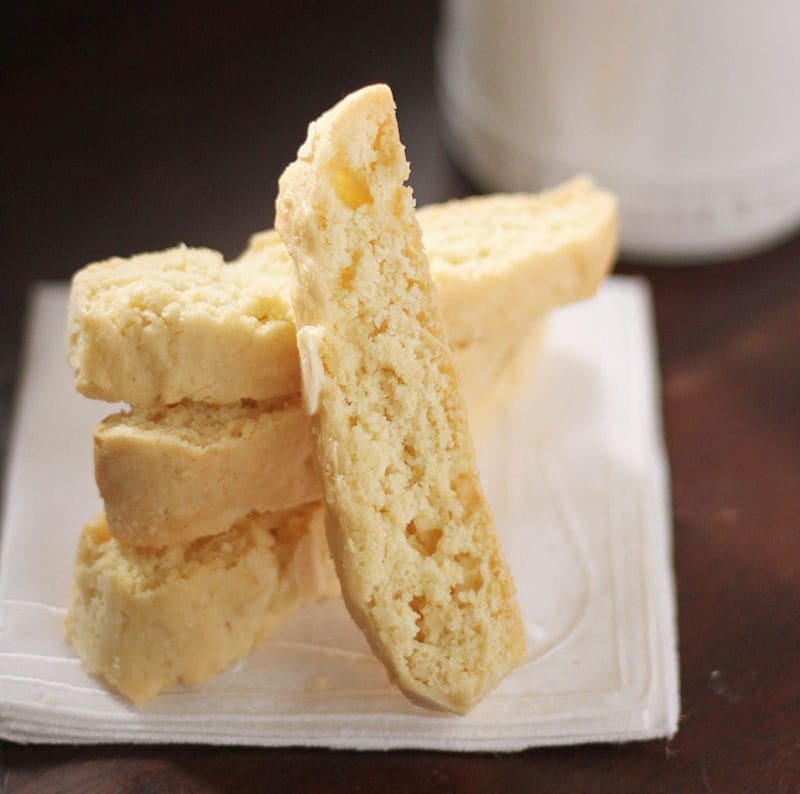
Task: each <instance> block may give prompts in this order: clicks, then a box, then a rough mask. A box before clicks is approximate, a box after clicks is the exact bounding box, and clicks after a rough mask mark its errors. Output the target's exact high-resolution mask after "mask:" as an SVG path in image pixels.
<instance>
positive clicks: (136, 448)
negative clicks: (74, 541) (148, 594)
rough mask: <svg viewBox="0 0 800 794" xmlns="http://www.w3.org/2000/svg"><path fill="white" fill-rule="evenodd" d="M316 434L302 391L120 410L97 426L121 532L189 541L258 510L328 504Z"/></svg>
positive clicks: (102, 483)
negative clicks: (315, 452) (317, 464)
mask: <svg viewBox="0 0 800 794" xmlns="http://www.w3.org/2000/svg"><path fill="white" fill-rule="evenodd" d="M310 438H311V436H310V429H309V418H308V416H307V415H306V413H305V411H304V410H303V406H302V403H301V401H300V399H299V396H295V397H290V398H278V399H275V400H272V401H269V402H266V403H258V402H250V401H246V400H245V401H241V402H240V403H237V404H236V405H224V406H215V405H207V404H202V403H201V404H184V403H178V404H177V405H173V406H160V407H156V408H151V409H141V410H139V411H127V412H123V413H118V414H114V415H113V416H110V417H108V418H107V419H105V420H104V421H103V422H101V423H100V425H98V427H97V428H96V429H95V432H94V462H95V480H96V481H97V486H98V488H99V490H100V495H101V496H102V497H103V501H104V504H105V511H106V518H107V520H108V524H109V527H110V529H111V532H112V534H113V535H114V536H115V537H117V538H119V539H120V540H123V541H125V542H127V543H131V544H134V545H143V546H163V545H168V544H172V543H186V542H188V541H190V540H193V539H194V538H198V537H202V536H203V535H212V534H215V533H217V532H224V531H225V530H227V529H228V527H230V526H231V524H233V522H234V521H236V520H237V519H239V518H241V517H242V516H244V515H246V514H247V513H250V512H259V513H263V512H267V511H276V510H284V509H287V508H290V507H296V506H297V505H301V504H305V503H307V502H311V501H314V500H318V499H320V498H321V496H322V486H321V485H320V482H319V477H318V476H317V473H316V469H315V468H314V462H313V458H312V453H311V441H310Z"/></svg>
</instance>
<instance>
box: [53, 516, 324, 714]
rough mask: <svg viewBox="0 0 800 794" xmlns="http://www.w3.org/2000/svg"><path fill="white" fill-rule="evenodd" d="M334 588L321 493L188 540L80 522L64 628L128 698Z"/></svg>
mask: <svg viewBox="0 0 800 794" xmlns="http://www.w3.org/2000/svg"><path fill="white" fill-rule="evenodd" d="M337 594H338V580H337V579H336V575H335V573H334V570H333V565H332V564H331V562H330V557H329V556H328V550H327V544H326V542H325V533H324V529H323V526H322V510H321V507H320V505H319V503H317V504H315V505H307V506H305V507H302V508H298V509H296V510H293V511H289V512H286V513H283V514H266V515H253V516H249V517H247V518H244V519H242V520H241V521H239V522H237V523H236V524H235V525H234V526H233V527H231V528H230V529H229V530H228V531H227V532H224V533H222V534H220V535H215V536H213V537H211V538H205V539H202V540H198V541H195V542H194V543H191V544H188V545H179V546H169V547H167V548H164V549H141V548H135V547H133V546H128V545H126V544H124V543H120V542H119V541H118V540H116V539H115V538H112V537H111V535H109V532H108V527H107V526H106V523H105V519H104V518H103V516H99V517H98V518H96V519H95V520H94V521H92V522H91V523H89V524H88V525H87V526H86V527H85V528H84V530H83V532H82V534H81V538H80V542H79V545H78V554H77V559H76V562H75V581H74V586H73V595H72V603H71V604H70V608H69V611H68V613H67V621H66V631H67V638H68V640H69V641H70V643H71V644H72V646H73V647H74V649H75V651H76V652H77V654H78V656H80V658H81V660H82V661H83V664H84V665H85V667H86V669H87V670H88V671H89V672H90V673H92V674H94V675H98V676H101V677H102V678H104V679H105V680H106V681H107V682H108V683H109V684H110V685H111V686H112V687H113V688H114V689H116V690H118V691H119V692H121V693H122V694H123V695H125V696H126V697H127V698H129V699H130V700H132V701H133V702H134V703H144V702H145V701H147V700H150V699H151V698H152V697H154V696H155V695H157V694H158V693H159V692H161V691H162V690H163V689H165V688H167V687H169V686H172V685H173V684H176V683H178V682H183V683H185V684H199V683H200V682H202V681H205V680H206V679H207V678H209V677H211V676H212V675H214V674H215V673H218V672H219V671H221V670H223V669H224V668H225V667H227V666H228V665H229V664H231V663H233V662H234V661H236V660H237V659H241V658H242V657H243V656H244V655H245V654H247V653H248V652H249V651H250V649H251V648H253V647H254V646H255V645H256V644H257V643H259V642H260V641H261V640H263V639H264V638H266V636H267V635H268V634H270V633H271V632H272V631H273V630H274V629H275V628H277V627H278V626H279V625H280V624H281V622H282V621H283V620H284V619H285V618H286V617H287V616H288V615H289V614H290V613H291V612H292V611H293V610H294V609H295V608H296V607H297V606H298V605H300V604H301V603H307V602H311V601H315V600H317V599H319V598H322V597H324V596H333V595H337Z"/></svg>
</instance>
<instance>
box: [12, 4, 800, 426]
mask: <svg viewBox="0 0 800 794" xmlns="http://www.w3.org/2000/svg"><path fill="white" fill-rule="evenodd" d="M749 8H750V6H749V5H748V4H746V3H743V2H740V0H729V2H727V3H726V5H725V8H724V9H722V11H723V12H724V13H722V12H721V9H720V7H719V3H718V2H716V0H715V2H712V3H709V4H703V5H702V10H698V9H697V6H696V4H694V3H691V2H689V0H671V2H670V3H667V4H659V6H658V7H657V8H656V9H655V10H653V9H651V8H649V7H648V8H647V9H644V7H643V6H642V5H641V4H640V3H638V2H636V0H613V2H608V3H598V4H594V3H585V2H580V0H564V2H560V1H558V2H557V0H537V2H535V3H534V2H523V0H452V2H447V0H443V1H442V2H439V1H438V0H384V1H383V2H380V3H375V2H367V1H366V0H350V1H349V2H347V3H334V2H323V1H322V0H316V1H315V2H312V0H262V1H261V2H255V1H254V0H233V2H229V3H226V4H219V3H212V2H207V0H195V1H194V2H188V1H187V0H176V1H175V2H166V3H157V2H153V0H144V2H140V3H137V4H123V3H115V2H100V1H99V0H84V1H83V2H65V1H64V0H60V1H57V2H50V3H23V2H7V3H5V4H4V10H3V25H2V32H0V36H1V37H2V38H0V59H2V60H1V61H0V74H2V78H1V79H2V84H0V91H1V92H2V93H1V94H0V100H1V101H2V107H3V111H4V113H3V118H4V123H3V125H2V128H0V169H1V171H0V173H2V186H3V189H2V192H1V193H0V273H1V276H2V285H3V307H2V312H0V345H2V356H0V398H1V399H0V405H2V409H0V410H2V412H3V413H2V428H3V432H5V431H6V429H7V426H8V416H9V404H10V396H11V393H12V391H13V383H14V379H15V377H16V372H17V365H18V360H19V345H20V340H21V330H22V320H23V316H24V305H25V300H26V293H27V289H28V286H29V285H30V283H31V282H32V281H33V280H36V279H56V278H57V279H65V278H68V277H69V276H70V275H71V274H72V273H73V272H74V271H75V270H77V269H78V268H80V267H82V266H83V265H84V264H86V263H88V262H91V261H94V260H98V259H104V258H107V257H109V256H113V255H118V256H129V255H132V254H134V253H137V252H140V251H146V250H157V249H162V248H165V247H168V246H172V245H175V244H176V243H178V242H185V243H186V244H188V245H195V246H208V247H211V248H214V249H217V250H220V251H222V252H223V254H224V255H225V256H226V257H229V258H230V257H234V256H236V255H237V254H238V253H239V252H240V251H241V250H242V249H243V248H244V246H245V244H246V241H247V238H248V236H249V235H250V234H252V233H253V232H256V231H258V230H262V229H265V228H268V227H270V226H271V225H272V223H273V218H274V206H273V205H274V199H275V193H276V182H277V178H278V176H279V175H280V173H281V171H282V170H283V168H284V167H285V165H286V164H287V163H288V162H290V160H292V159H293V157H294V154H295V151H296V149H297V147H298V145H299V144H300V142H301V141H302V140H303V138H304V135H305V130H306V125H307V123H308V122H309V120H311V119H312V118H314V117H316V116H317V115H319V113H320V112H321V111H322V110H324V109H326V108H328V107H329V106H330V105H332V104H333V103H334V102H336V101H337V100H338V99H340V98H341V97H342V96H343V95H344V94H346V93H347V92H349V91H351V90H353V89H355V88H358V87H360V86H362V85H364V84H366V83H370V82H375V81H385V82H388V83H389V84H390V85H391V86H392V88H393V91H394V94H395V99H396V101H397V105H398V117H399V122H400V129H401V134H402V137H403V140H404V142H405V144H406V148H407V154H408V158H409V160H410V162H411V168H412V177H411V182H412V185H413V188H414V191H415V194H416V197H417V202H418V203H419V204H426V203H429V202H434V201H441V200H445V199H448V198H453V197H459V196H463V195H466V194H468V193H473V192H480V191H482V190H513V189H523V188H527V189H539V188H541V187H544V186H549V185H552V184H554V183H555V182H557V181H560V180H562V179H564V178H567V177H569V176H571V175H573V174H574V173H576V172H577V171H589V172H591V173H593V174H594V175H595V176H596V177H597V178H598V180H599V181H600V183H601V184H603V185H604V186H606V187H610V188H611V189H613V190H616V191H617V192H618V193H620V196H621V209H622V240H623V253H624V254H625V255H626V257H627V260H626V261H628V262H630V261H632V260H631V259H630V255H631V254H636V255H644V256H645V257H649V258H650V259H652V258H656V259H657V258H659V255H663V257H662V258H664V257H666V258H669V259H671V261H672V262H675V261H678V262H681V263H683V262H689V261H695V260H696V259H697V258H704V257H708V256H717V255H723V256H728V257H730V256H731V255H737V254H741V253H742V252H743V251H748V250H749V249H750V248H752V247H756V248H757V247H759V246H761V247H763V246H767V245H770V244H772V243H773V242H775V241H776V240H778V239H780V238H782V237H785V236H786V235H787V234H790V233H791V232H792V230H793V229H794V228H795V227H796V225H797V222H798V220H799V219H800V112H795V110H794V108H795V107H798V106H797V103H796V102H794V101H793V99H792V97H794V96H796V94H797V91H799V90H800V70H798V69H797V68H796V67H794V66H793V63H794V60H793V59H794V58H795V57H796V55H795V48H794V47H792V46H786V45H787V42H788V43H789V44H791V41H793V40H796V37H797V36H800V12H799V11H798V10H797V6H796V4H794V3H791V2H788V0H775V2H773V3H771V4H770V5H769V8H768V9H762V10H761V11H759V14H758V15H756V16H755V17H753V18H751V17H752V16H753V15H750V12H749ZM456 163H457V164H456ZM796 248H797V246H796V245H795V247H794V249H792V250H795V249H796ZM624 259H625V258H624ZM773 267H774V268H777V269H778V270H779V273H778V274H777V275H776V276H775V277H773V278H772V281H771V282H769V281H768V280H766V279H767V277H766V276H763V277H762V278H761V280H760V281H755V279H756V278H757V274H754V275H752V276H748V275H747V273H746V272H745V271H744V270H743V269H742V270H740V271H739V273H740V275H737V279H738V280H736V281H734V282H733V283H734V288H735V289H741V290H742V294H745V292H747V293H749V294H750V295H753V294H756V293H758V291H763V292H764V295H763V300H761V301H760V302H759V304H758V305H763V306H764V308H765V309H767V308H768V306H769V304H770V302H772V303H774V302H775V300H776V298H777V296H779V295H780V294H781V290H782V287H781V283H782V282H785V281H786V279H787V278H790V277H791V273H790V271H788V270H786V268H785V258H784V262H782V263H777V264H775V265H774V266H773ZM648 275H650V276H652V273H648ZM655 278H657V279H659V284H660V290H658V291H657V303H658V300H662V302H663V303H664V306H665V308H662V309H660V311H659V312H658V320H659V323H660V330H663V327H664V324H665V323H667V324H668V325H671V326H672V325H674V326H675V327H680V326H679V325H678V323H679V322H680V318H679V317H678V316H677V314H676V315H675V318H674V319H675V323H671V320H670V317H671V315H670V314H669V312H673V313H677V312H679V310H680V308H681V306H680V304H678V303H676V302H674V301H671V300H670V299H669V297H670V294H674V293H675V291H676V290H677V291H680V290H684V291H685V292H686V293H687V298H686V300H687V301H688V303H687V305H688V306H690V307H691V311H695V312H696V311H698V310H702V311H708V310H709V304H708V300H709V295H710V294H711V291H713V290H714V289H715V286H714V285H715V283H716V282H714V280H713V279H714V278H719V279H727V280H728V281H730V279H729V278H728V277H727V276H719V277H714V276H705V277H704V278H705V279H706V282H705V286H702V285H701V286H699V287H697V288H696V289H695V290H694V291H690V290H686V289H685V287H686V286H687V284H688V283H689V282H688V281H687V277H680V276H672V277H664V276H655ZM692 283H695V282H692ZM770 283H771V285H772V286H771V287H770ZM722 310H723V308H722V304H720V311H722Z"/></svg>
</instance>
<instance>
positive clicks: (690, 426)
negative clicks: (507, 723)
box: [0, 1, 800, 792]
mask: <svg viewBox="0 0 800 794" xmlns="http://www.w3.org/2000/svg"><path fill="white" fill-rule="evenodd" d="M343 5H344V7H343ZM3 16H4V24H3V26H2V28H3V30H2V33H0V36H2V38H0V58H2V63H0V66H2V78H1V79H2V83H0V92H1V93H0V100H2V108H3V126H2V130H0V135H2V138H1V139H0V144H2V146H0V168H2V192H1V193H0V213H2V214H1V215H0V267H1V268H2V286H3V289H2V313H0V344H2V348H0V352H1V356H0V431H1V432H2V440H3V445H4V448H5V438H6V435H7V430H8V426H9V422H10V406H11V395H12V393H13V389H14V383H15V379H16V376H17V368H18V361H19V342H20V339H21V332H22V325H23V306H24V299H25V294H26V291H27V288H28V285H29V284H30V283H31V282H32V281H33V280H35V279H41V278H66V277H68V276H69V274H70V273H71V272H72V271H73V270H75V269H76V268H78V267H80V266H81V265H82V264H84V263H86V262H88V261H90V260H92V259H97V258H104V257H107V256H110V255H112V254H119V255H128V254H132V253H135V252H137V251H140V250H147V249H151V250H152V249H157V248H162V247H165V246H168V245H171V244H174V243H175V242H177V241H181V240H182V241H185V242H187V243H190V244H202V245H208V246H211V247H214V248H218V249H220V250H222V251H223V252H224V253H225V254H226V255H228V256H233V255H235V254H237V253H238V252H239V250H240V249H241V248H242V247H243V246H244V243H245V241H246V238H247V235H248V234H249V233H250V232H252V231H254V230H256V229H261V228H266V227H269V226H271V225H272V220H273V201H274V194H275V181H276V179H277V176H278V174H279V173H280V171H281V169H282V167H283V166H284V165H285V163H287V162H288V161H289V160H290V159H291V157H292V155H293V153H294V150H295V148H296V147H297V145H298V143H299V142H300V140H301V139H302V137H303V134H304V130H305V125H306V123H307V121H308V120H309V119H311V118H312V117H314V116H315V115H317V114H318V113H319V111H320V110H321V109H323V108H325V107H327V106H329V105H330V104H331V103H332V102H333V101H335V100H336V99H338V98H339V97H340V96H342V95H343V94H344V93H346V92H347V91H348V90H351V89H353V88H355V87H358V86H360V85H362V84H364V83H367V82H372V81H376V80H385V81H388V82H390V83H391V84H392V86H393V88H394V90H395V95H396V99H397V102H398V106H399V117H400V125H401V131H402V133H403V136H404V138H405V141H406V144H407V149H408V155H409V159H410V160H411V163H412V173H413V184H414V187H415V192H416V194H417V198H418V200H419V202H420V203H427V202H430V201H436V200H442V199H445V198H449V197H452V196H459V195H464V194H466V193H467V192H470V191H472V190H473V188H472V187H471V186H470V185H469V184H468V182H467V181H466V180H464V179H463V178H462V177H461V176H460V175H459V174H458V172H457V170H456V169H455V168H454V167H453V166H452V165H451V163H450V161H449V160H448V158H447V155H446V152H445V147H444V145H443V142H442V140H443V138H442V134H441V123H440V119H439V116H438V111H437V106H436V101H435V99H436V98H435V89H434V62H433V45H434V40H435V32H436V23H437V7H436V4H434V3H431V2H395V1H392V2H385V3H367V2H353V3H347V4H334V3H322V2H319V3H311V2H288V1H287V2H273V3H269V2H263V3H255V2H249V3H248V2H244V3H228V4H218V3H210V2H201V3H172V4H166V5H163V6H162V5H158V4H155V3H145V4H143V5H141V4H140V5H135V6H134V5H133V4H130V5H128V6H118V7H117V6H114V5H113V4H112V5H109V4H101V3H82V4H67V3H61V4H58V3H56V4H49V5H48V4H22V3H18V4H13V3H12V4H10V5H9V4H6V7H5V8H4V15H3ZM620 270H622V271H624V272H635V273H638V274H643V275H645V276H646V277H648V278H649V279H650V282H651V284H652V286H653V292H654V298H655V309H656V322H657V330H658V338H659V345H660V353H659V354H660V364H661V372H662V378H663V404H664V416H665V427H666V437H667V447H668V451H669V458H670V464H671V468H672V490H673V510H674V517H675V521H674V524H675V535H674V544H675V568H676V575H677V586H678V604H679V631H680V654H681V688H682V717H681V724H680V730H679V733H678V735H677V736H676V737H675V738H674V739H673V740H672V741H670V742H665V741H654V742H646V743H632V744H626V745H619V746H616V745H599V746H585V747H565V748H553V749H545V750H532V751H528V752H524V753H517V754H512V755H499V754H494V755H481V754H475V755H458V754H448V753H425V752H391V753H354V752H330V751H323V750H306V749H286V750H268V749H244V748H242V749H239V748H209V747H201V746H188V747H169V746H158V747H133V746H109V747H40V746H39V747H37V746H19V745H13V744H9V743H3V744H2V745H1V746H0V789H2V790H3V791H19V792H22V791H25V792H56V791H64V792H71V791H83V792H102V791H142V792H161V791H165V792H166V791H169V792H172V791H186V792H189V791H286V792H288V791H309V792H373V791H374V792H384V791H404V792H405V791H434V792H462V791H463V792H514V791H520V792H527V791H547V792H555V791H569V792H573V791H591V792H605V791H608V792H611V791H613V792H622V791H653V792H661V791H664V792H673V791H680V792H683V791H700V792H738V791H744V792H750V791H753V792H761V791H764V792H774V791H777V792H796V791H800V236H795V237H793V238H791V239H789V240H788V241H786V242H785V243H784V244H782V245H780V246H778V247H776V248H774V249H773V250H770V251H768V252H765V253H762V254H758V255H753V256H748V257H746V258H743V259H740V260H738V261H734V262H729V263H725V264H716V265H707V266H702V267H691V266H687V267H668V268H667V267H646V266H641V265H634V264H632V263H624V262H623V263H622V264H621V266H620Z"/></svg>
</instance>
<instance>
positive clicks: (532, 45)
mask: <svg viewBox="0 0 800 794" xmlns="http://www.w3.org/2000/svg"><path fill="white" fill-rule="evenodd" d="M438 67H439V89H440V100H441V104H442V108H443V111H444V115H445V119H446V123H447V126H448V132H449V136H450V143H451V148H452V150H453V153H454V156H455V157H456V159H457V160H458V161H459V163H460V165H461V166H462V167H463V168H464V170H465V171H466V172H467V174H468V175H470V176H471V177H472V178H473V179H474V180H475V181H476V183H477V184H478V185H480V186H481V187H482V188H483V189H485V190H489V191H513V190H532V189H539V188H542V187H546V186H549V185H552V184H554V183H556V182H558V181H560V180H562V179H565V178H567V177H569V176H572V175H573V174H575V173H578V172H585V173H589V174H591V175H593V176H594V177H595V178H596V180H597V181H598V182H599V183H600V184H601V185H603V186H604V187H607V188H609V189H611V190H614V191H616V192H617V193H618V195H619V197H620V214H621V237H622V250H623V252H624V253H626V254H629V255H632V256H638V257H644V258H648V259H660V260H668V261H690V260H692V261H696V260H699V259H711V258H721V257H726V256H733V255H736V254H741V253H744V252H747V251H751V250H754V249H758V248H761V247H765V246H767V245H769V244H771V243H773V242H775V241H776V240H778V239H779V238H781V237H782V236H784V235H786V234H788V233H789V232H791V231H792V230H793V229H794V228H796V227H797V225H798V224H800V3H798V2H797V0H769V2H767V3H764V4H758V5H757V4H754V3H752V2H744V1H743V0H704V2H696V1H693V0H662V1H661V2H657V3H648V2H643V1H642V0H602V1H601V0H596V1H594V0H445V2H444V4H443V8H442V27H441V31H440V40H439V47H438Z"/></svg>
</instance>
